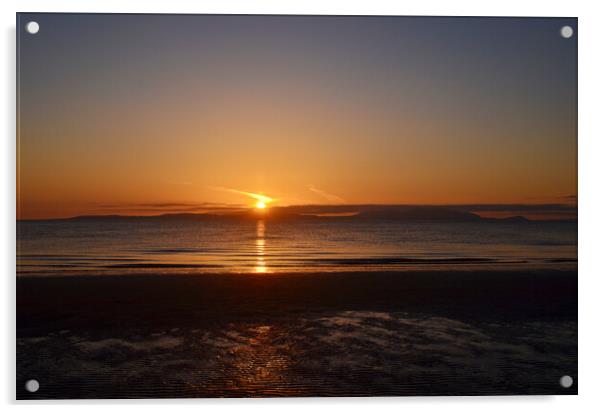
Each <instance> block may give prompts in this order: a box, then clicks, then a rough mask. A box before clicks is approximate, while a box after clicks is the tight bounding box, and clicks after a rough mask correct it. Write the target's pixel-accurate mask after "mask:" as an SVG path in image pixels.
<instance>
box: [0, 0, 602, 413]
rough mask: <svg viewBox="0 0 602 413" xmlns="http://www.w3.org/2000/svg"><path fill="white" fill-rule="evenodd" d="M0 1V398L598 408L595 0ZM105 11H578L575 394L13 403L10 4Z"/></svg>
mask: <svg viewBox="0 0 602 413" xmlns="http://www.w3.org/2000/svg"><path fill="white" fill-rule="evenodd" d="M0 7H1V8H2V11H3V13H2V14H1V16H2V25H3V34H4V36H3V42H2V43H1V44H2V55H1V56H2V62H3V63H2V64H1V67H2V72H3V73H2V77H1V80H2V86H3V87H2V90H3V96H2V99H0V105H2V110H0V116H1V117H2V125H5V127H4V137H3V139H2V141H1V145H2V146H1V149H0V154H1V156H2V161H1V162H0V165H1V167H0V171H1V172H0V173H1V174H2V179H1V180H0V182H1V184H2V191H1V194H2V202H0V208H1V209H2V214H1V216H2V225H1V226H0V228H1V229H2V231H1V236H0V253H1V254H2V256H1V261H0V262H1V263H2V264H3V265H2V268H3V269H4V271H3V274H1V275H0V277H1V280H2V283H3V287H4V288H3V289H2V294H3V298H4V299H3V300H2V307H1V308H2V309H3V310H4V311H3V314H2V318H1V319H0V322H1V326H0V327H1V328H0V332H1V334H2V337H1V339H0V346H1V347H2V351H1V352H0V356H1V357H2V360H0V366H2V372H1V373H0V394H1V397H0V401H2V402H4V404H8V405H9V406H8V407H9V408H10V409H11V410H12V409H15V408H18V409H26V410H28V409H31V408H36V407H42V406H41V405H43V408H44V409H45V410H46V411H48V412H61V413H62V412H64V411H66V410H69V411H76V410H77V411H79V409H81V408H82V407H85V408H86V409H90V410H93V411H104V410H105V409H106V408H107V407H109V406H107V404H109V405H111V406H110V408H111V409H115V410H116V411H117V412H121V411H126V409H129V408H131V407H133V406H132V405H144V408H145V410H148V411H149V412H162V411H163V410H164V409H165V408H166V405H174V406H175V407H176V408H178V409H185V410H191V411H192V410H193V409H194V410H195V411H198V409H199V408H201V409H206V408H209V407H211V408H214V409H220V410H222V409H225V410H235V409H239V408H244V409H247V410H248V411H250V412H262V413H263V412H265V411H266V410H282V409H285V410H286V411H287V412H289V411H291V412H296V411H304V412H305V411H306V410H307V409H332V408H333V407H334V405H337V406H338V405H340V406H341V407H343V406H344V408H345V409H348V410H349V412H350V413H354V412H360V411H364V410H365V409H367V408H374V407H376V408H378V409H382V410H391V411H396V412H397V411H399V409H401V408H408V409H411V408H421V409H423V410H427V411H440V410H441V409H446V410H447V411H449V412H451V413H454V412H463V413H464V412H472V411H475V412H480V411H482V410H483V409H487V410H488V411H489V412H492V413H493V412H504V413H506V412H507V411H508V410H509V409H520V410H523V409H524V410H526V409H530V410H531V409H541V410H544V409H545V411H546V412H562V413H566V412H567V411H568V410H569V409H579V411H588V410H595V409H597V408H600V406H601V405H602V396H601V394H602V391H600V390H599V388H598V387H599V386H598V384H599V383H600V382H601V380H600V372H601V371H602V370H601V367H602V366H601V363H600V360H601V357H600V354H599V353H600V350H599V348H600V343H601V342H602V333H600V332H599V331H600V329H599V327H598V325H599V323H600V317H598V315H600V313H601V311H600V307H601V306H600V302H602V300H601V299H600V297H599V295H600V292H601V291H602V281H601V280H602V271H601V264H600V263H599V261H598V260H596V258H597V256H599V255H600V253H599V250H600V249H601V248H602V247H601V246H599V245H600V241H599V238H600V233H601V232H600V231H601V230H602V227H601V225H600V222H601V218H600V214H601V213H602V208H600V205H602V204H601V201H602V195H601V191H600V188H602V170H601V169H602V168H601V165H602V158H601V157H602V152H601V150H600V149H601V147H602V143H601V140H602V127H601V125H602V117H601V116H600V111H601V109H599V108H600V106H601V104H600V102H599V101H600V96H602V87H601V84H602V54H601V53H600V52H599V50H600V48H601V46H600V45H602V35H601V33H602V15H601V14H600V10H601V8H602V7H601V6H599V5H597V4H596V2H594V1H578V0H571V1H557V0H549V1H530V2H528V1H525V0H505V1H495V2H491V1H477V0H454V1H449V0H448V1H445V0H428V1H424V0H423V1H418V0H416V1H404V2H401V1H386V0H370V1H366V0H364V1H357V0H322V1H319V0H305V1H293V0H290V1H287V0H263V1H261V0H221V1H219V0H205V1H198V2H190V1H185V0H163V1H161V0H146V1H143V2H142V1H130V2H126V1H125V0H105V1H96V2H92V1H88V2H82V1H81V0H80V1H77V0H53V1H43V0H21V1H19V2H16V1H13V2H11V1H10V0H9V1H6V0H5V1H3V2H0ZM18 11H19V12H111V13H141V12H142V13H224V14H346V15H363V14H371V15H438V16H443V15H449V16H545V17H578V18H579V28H578V33H579V36H578V39H579V270H580V271H579V321H580V323H579V324H580V326H579V393H580V395H579V396H553V397H552V396H546V397H544V396H541V397H540V396H510V397H492V396H487V397H430V398H429V397H406V398H323V399H318V398H306V399H228V400H217V399H198V400H144V401H135V400H132V401H53V402H15V401H14V398H15V383H14V378H15V318H14V316H15V314H14V312H15V297H14V293H15V282H14V274H15V202H16V200H15V176H16V175H15V168H16V161H15V158H16V156H15V153H16V144H15V113H16V111H15V82H16V80H15V79H16V77H15V42H16V37H15V20H16V18H15V13H16V12H18Z"/></svg>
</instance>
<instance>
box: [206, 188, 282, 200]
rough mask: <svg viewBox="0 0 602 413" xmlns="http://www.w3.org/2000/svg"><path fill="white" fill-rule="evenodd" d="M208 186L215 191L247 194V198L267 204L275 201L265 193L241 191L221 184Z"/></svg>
mask: <svg viewBox="0 0 602 413" xmlns="http://www.w3.org/2000/svg"><path fill="white" fill-rule="evenodd" d="M210 188H211V189H214V190H216V191H225V192H231V193H233V194H240V195H245V196H247V197H249V198H252V199H255V200H257V201H260V202H264V203H266V204H269V203H271V202H274V201H276V199H275V198H272V197H270V196H267V195H263V194H256V193H254V192H247V191H241V190H239V189H234V188H226V187H223V186H213V187H210Z"/></svg>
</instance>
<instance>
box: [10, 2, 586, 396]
mask: <svg viewBox="0 0 602 413" xmlns="http://www.w3.org/2000/svg"><path fill="white" fill-rule="evenodd" d="M32 22H35V24H34V23H32ZM17 27H18V30H17V32H18V174H17V176H18V186H17V190H18V216H17V229H18V231H17V274H16V277H17V289H16V291H17V300H16V301H17V309H16V312H17V346H16V348H17V370H16V389H17V398H19V399H53V398H159V397H279V396H383V395H387V396H415V395H420V396H424V395H500V394H505V395H513V394H576V393H577V383H578V380H577V378H578V375H577V199H576V190H577V169H576V161H577V157H576V149H577V133H576V117H577V112H576V110H577V106H576V83H577V71H576V70H577V67H576V62H577V60H576V58H577V20H576V19H574V18H456V17H368V16H365V17H362V16H353V17H351V16H347V17H345V16H278V15H273V16H253V15H245V16H240V15H119V14H19V15H18V16H17Z"/></svg>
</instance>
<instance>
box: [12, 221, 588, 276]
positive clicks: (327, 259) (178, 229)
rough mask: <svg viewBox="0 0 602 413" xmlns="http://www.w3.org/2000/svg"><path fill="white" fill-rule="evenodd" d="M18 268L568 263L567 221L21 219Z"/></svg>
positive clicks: (305, 268) (572, 245)
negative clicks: (343, 221) (155, 220)
mask: <svg viewBox="0 0 602 413" xmlns="http://www.w3.org/2000/svg"><path fill="white" fill-rule="evenodd" d="M17 230H18V234H17V235H18V236H17V248H18V253H17V271H18V274H28V275H56V274H62V275H68V274H71V273H73V274H82V272H89V273H92V272H93V273H104V274H113V273H124V272H137V273H140V272H144V271H149V272H152V273H155V274H156V273H159V272H161V273H171V272H191V273H198V272H211V273H215V272H239V273H249V272H255V273H273V272H299V271H302V272H316V271H322V272H323V271H349V270H353V271H359V270H361V271H370V270H379V271H380V270H399V269H420V268H428V269H433V268H442V269H450V268H459V267H463V268H466V267H470V268H474V267H480V268H484V267H487V268H491V267H499V266H505V267H518V268H525V267H533V266H544V267H548V268H564V267H570V268H574V267H575V265H576V260H577V225H576V223H568V222H559V223H553V222H528V223H501V222H500V223H482V222H481V223H403V222H396V221H371V222H346V223H337V222H312V221H307V222H269V221H261V220H260V221H244V222H226V221H224V222H192V221H160V222H150V221H135V220H124V219H120V220H110V219H103V220H90V221H86V220H84V221H22V222H18V224H17Z"/></svg>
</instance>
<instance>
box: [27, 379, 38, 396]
mask: <svg viewBox="0 0 602 413" xmlns="http://www.w3.org/2000/svg"><path fill="white" fill-rule="evenodd" d="M39 389H40V383H39V382H38V381H37V380H33V379H32V380H27V381H26V382H25V390H27V391H28V392H30V393H35V392H37V391H38V390H39Z"/></svg>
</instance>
